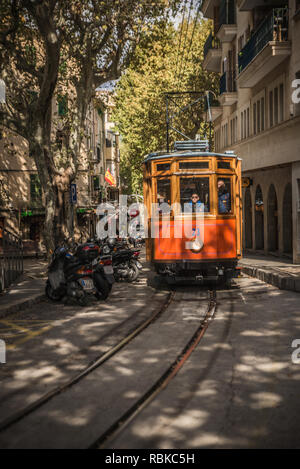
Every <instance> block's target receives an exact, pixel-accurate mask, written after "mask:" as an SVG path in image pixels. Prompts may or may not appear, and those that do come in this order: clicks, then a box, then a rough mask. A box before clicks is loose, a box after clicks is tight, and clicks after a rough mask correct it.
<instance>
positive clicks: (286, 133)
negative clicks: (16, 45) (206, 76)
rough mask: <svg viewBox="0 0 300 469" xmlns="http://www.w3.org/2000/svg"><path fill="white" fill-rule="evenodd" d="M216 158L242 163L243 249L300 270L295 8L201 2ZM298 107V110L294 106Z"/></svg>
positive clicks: (298, 30)
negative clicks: (212, 85)
mask: <svg viewBox="0 0 300 469" xmlns="http://www.w3.org/2000/svg"><path fill="white" fill-rule="evenodd" d="M201 8H202V13H203V15H204V17H207V18H210V19H212V20H213V31H212V33H211V35H210V36H209V38H208V39H207V41H206V44H205V49H204V67H205V68H206V69H207V70H209V71H214V72H218V73H219V74H220V92H219V96H217V97H216V98H217V100H218V102H216V101H214V102H213V105H212V113H211V115H212V120H213V126H214V138H215V150H216V151H220V152H223V151H224V150H233V151H235V152H236V153H237V154H238V155H239V156H240V157H241V158H242V160H243V162H242V167H243V176H244V184H243V185H244V188H243V205H244V247H245V249H247V250H249V251H252V252H261V253H264V254H268V253H272V254H275V255H286V256H288V257H290V258H292V259H293V262H295V263H299V262H300V104H299V102H300V48H299V44H300V1H299V0H290V1H280V0H273V1H264V0H236V1H235V0H221V1H220V0H204V2H203V3H202V7H201ZM298 101H299V102H298Z"/></svg>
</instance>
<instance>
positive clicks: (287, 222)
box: [282, 183, 293, 254]
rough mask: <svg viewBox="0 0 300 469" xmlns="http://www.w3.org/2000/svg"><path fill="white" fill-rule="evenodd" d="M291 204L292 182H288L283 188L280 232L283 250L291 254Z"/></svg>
mask: <svg viewBox="0 0 300 469" xmlns="http://www.w3.org/2000/svg"><path fill="white" fill-rule="evenodd" d="M292 207H293V205H292V184H291V183H288V184H287V185H286V187H285V190H284V196H283V205H282V234H283V252H284V253H286V254H291V253H292V252H293V208H292Z"/></svg>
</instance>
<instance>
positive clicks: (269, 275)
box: [241, 265, 300, 293]
mask: <svg viewBox="0 0 300 469" xmlns="http://www.w3.org/2000/svg"><path fill="white" fill-rule="evenodd" d="M241 269H242V272H243V273H244V274H246V275H249V276H250V277H255V278H258V279H259V280H262V281H263V282H265V283H268V284H270V285H273V286H274V287H277V288H279V289H280V290H289V291H294V292H297V293H299V292H300V278H293V277H290V276H286V275H284V274H279V273H277V272H276V273H275V272H271V271H269V270H264V269H260V268H258V267H250V266H244V265H241Z"/></svg>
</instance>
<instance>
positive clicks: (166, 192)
mask: <svg viewBox="0 0 300 469" xmlns="http://www.w3.org/2000/svg"><path fill="white" fill-rule="evenodd" d="M157 203H158V206H159V211H160V213H170V207H171V180H170V179H158V180H157Z"/></svg>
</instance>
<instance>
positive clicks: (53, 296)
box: [45, 280, 64, 301]
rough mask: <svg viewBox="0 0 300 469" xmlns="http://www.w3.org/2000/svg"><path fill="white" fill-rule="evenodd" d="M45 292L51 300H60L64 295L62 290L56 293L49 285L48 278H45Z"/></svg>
mask: <svg viewBox="0 0 300 469" xmlns="http://www.w3.org/2000/svg"><path fill="white" fill-rule="evenodd" d="M45 293H46V296H47V297H48V298H49V300H51V301H60V300H61V299H62V297H63V296H64V293H62V292H59V293H58V292H56V291H55V290H54V289H53V288H52V287H51V284H50V282H49V280H47V283H46V289H45Z"/></svg>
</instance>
